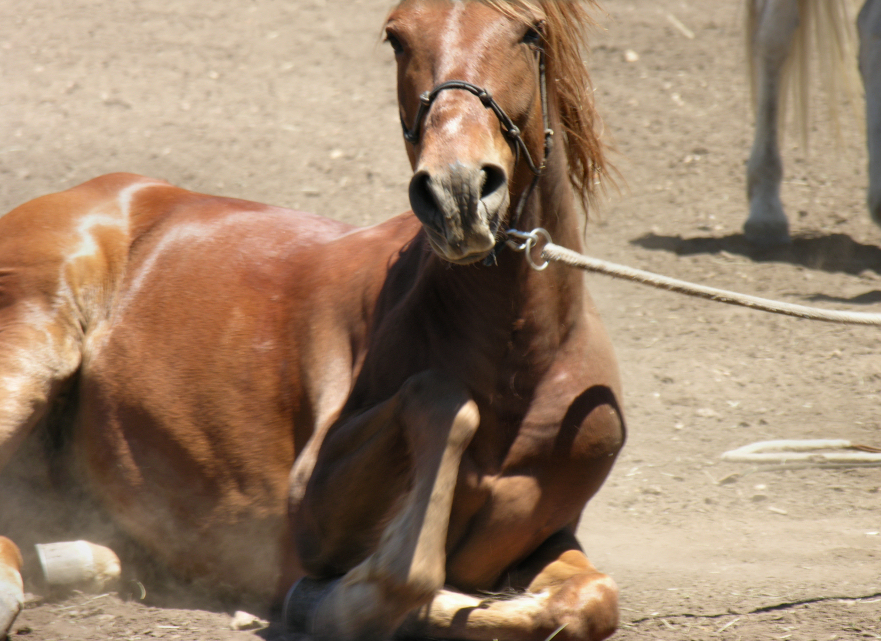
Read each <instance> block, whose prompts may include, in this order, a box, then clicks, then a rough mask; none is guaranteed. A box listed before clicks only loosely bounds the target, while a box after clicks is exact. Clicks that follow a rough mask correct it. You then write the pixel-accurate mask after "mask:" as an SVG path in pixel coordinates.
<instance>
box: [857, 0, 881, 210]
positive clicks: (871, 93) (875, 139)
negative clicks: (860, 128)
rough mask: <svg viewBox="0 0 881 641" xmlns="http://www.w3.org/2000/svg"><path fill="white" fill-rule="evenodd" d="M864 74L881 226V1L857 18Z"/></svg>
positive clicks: (873, 195) (872, 0) (870, 2)
mask: <svg viewBox="0 0 881 641" xmlns="http://www.w3.org/2000/svg"><path fill="white" fill-rule="evenodd" d="M857 28H858V30H859V34H860V75H861V76H862V77H863V86H864V87H865V91H866V140H867V146H868V149H869V194H868V202H869V212H870V213H871V214H872V218H873V219H874V220H875V222H876V223H878V224H879V225H881V0H866V2H865V4H864V5H863V8H862V10H860V15H859V18H858V19H857Z"/></svg>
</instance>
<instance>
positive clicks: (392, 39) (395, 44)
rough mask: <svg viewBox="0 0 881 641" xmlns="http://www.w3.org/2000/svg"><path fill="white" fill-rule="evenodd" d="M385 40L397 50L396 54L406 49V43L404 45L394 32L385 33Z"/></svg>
mask: <svg viewBox="0 0 881 641" xmlns="http://www.w3.org/2000/svg"><path fill="white" fill-rule="evenodd" d="M385 41H386V42H388V43H389V44H390V45H391V46H392V49H394V51H395V55H398V54H399V53H402V52H403V51H404V45H402V44H401V41H400V40H398V39H397V38H396V37H395V36H393V35H392V34H390V33H387V34H385Z"/></svg>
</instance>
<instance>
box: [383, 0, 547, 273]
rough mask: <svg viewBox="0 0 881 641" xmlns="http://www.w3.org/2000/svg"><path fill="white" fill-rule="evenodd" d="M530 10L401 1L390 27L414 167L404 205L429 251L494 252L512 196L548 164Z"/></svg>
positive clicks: (539, 24)
mask: <svg viewBox="0 0 881 641" xmlns="http://www.w3.org/2000/svg"><path fill="white" fill-rule="evenodd" d="M513 6H514V5H513V4H512V5H511V7H513ZM526 6H527V5H525V4H524V5H519V6H518V8H517V10H514V9H513V8H512V10H510V11H507V10H506V11H503V10H500V9H499V8H497V7H496V6H493V4H492V3H491V2H481V1H465V2H461V1H455V2H454V1H452V0H404V1H403V2H401V3H400V5H399V6H398V7H397V8H396V9H395V10H394V11H393V12H392V13H391V15H390V16H389V20H388V23H387V25H386V38H387V40H388V42H389V44H391V46H392V48H393V49H394V51H395V57H396V59H397V64H398V101H399V104H400V110H401V120H402V124H403V126H404V132H405V139H407V153H408V155H409V157H410V163H411V165H412V166H413V170H414V175H413V179H412V181H411V183H410V203H411V205H412V207H413V211H414V213H415V214H416V216H417V217H418V218H419V220H420V221H421V222H422V224H423V226H424V228H425V230H426V233H427V235H428V239H429V241H430V243H431V245H432V247H433V248H434V250H435V251H436V252H437V253H438V254H439V255H440V256H442V257H444V258H445V259H447V260H449V261H451V262H454V263H460V264H467V263H472V262H475V261H477V260H480V259H482V258H484V257H486V256H487V255H488V254H489V253H490V252H491V251H492V249H493V247H494V245H495V242H496V233H497V231H498V230H499V229H500V228H502V229H504V228H503V227H502V226H503V225H504V224H505V222H506V217H507V214H508V207H509V204H510V201H511V194H513V195H514V198H518V197H519V194H520V193H522V192H523V190H525V189H526V188H527V187H528V185H529V182H530V181H531V180H532V179H533V173H534V171H535V170H536V169H537V167H539V166H540V164H541V163H542V162H543V160H544V150H543V146H544V129H545V127H544V126H543V122H542V118H543V115H544V114H543V110H542V105H541V90H540V85H541V82H540V74H539V48H540V46H541V45H542V38H543V34H542V31H543V29H544V20H543V16H542V15H538V11H535V12H531V13H532V14H530V12H529V11H528V10H527V9H526ZM536 6H538V5H536ZM518 135H519V136H520V137H521V138H522V142H518V140H517V137H518ZM533 159H534V160H533ZM530 163H534V166H533V167H532V168H530V166H529V165H530Z"/></svg>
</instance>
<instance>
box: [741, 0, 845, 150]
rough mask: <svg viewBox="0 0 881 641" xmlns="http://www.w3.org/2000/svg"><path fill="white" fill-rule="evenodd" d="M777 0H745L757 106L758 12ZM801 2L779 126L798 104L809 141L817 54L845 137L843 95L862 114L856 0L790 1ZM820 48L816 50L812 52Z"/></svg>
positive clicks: (802, 128)
mask: <svg viewBox="0 0 881 641" xmlns="http://www.w3.org/2000/svg"><path fill="white" fill-rule="evenodd" d="M773 1H777V0H746V5H747V11H746V14H747V15H746V21H747V22H746V41H747V54H748V55H747V60H748V61H749V74H750V88H751V90H752V97H753V107H754V108H755V100H756V91H755V87H756V69H755V61H754V51H753V45H754V39H753V34H755V33H756V28H757V25H758V20H759V14H760V12H761V11H762V8H763V7H764V6H765V5H766V4H767V3H769V2H773ZM791 1H792V2H798V15H799V24H798V28H797V29H796V33H795V36H794V38H793V44H792V48H791V49H790V54H789V59H788V61H787V63H786V66H785V68H784V71H783V83H782V87H781V91H780V101H781V102H780V104H781V109H780V111H779V113H780V123H779V124H780V128H781V131H782V130H783V125H784V123H785V115H786V105H787V103H788V101H789V100H791V101H792V103H793V105H794V116H795V124H796V127H797V128H798V130H799V133H800V137H801V143H802V146H803V147H806V146H807V142H808V115H809V114H808V112H809V105H810V100H809V98H810V92H809V89H810V85H811V82H810V80H811V73H810V68H811V64H812V59H816V60H817V62H818V64H819V71H820V83H821V86H822V88H823V93H824V94H825V100H826V102H827V104H828V109H829V115H830V119H831V120H832V123H833V127H834V128H835V135H836V138H837V139H838V140H839V141H840V140H841V129H840V127H839V113H838V106H839V101H840V99H841V97H842V95H843V96H844V97H845V98H846V99H847V101H848V102H849V103H850V104H851V105H852V106H853V109H854V114H855V115H856V117H857V118H861V117H862V112H861V110H860V109H859V107H858V105H859V104H860V102H861V101H860V98H861V91H860V87H861V84H860V79H859V73H858V70H857V66H856V60H857V55H856V51H857V37H856V29H855V26H854V9H855V7H854V6H852V5H853V4H854V3H855V1H856V0H791ZM812 52H816V54H815V55H814V54H812Z"/></svg>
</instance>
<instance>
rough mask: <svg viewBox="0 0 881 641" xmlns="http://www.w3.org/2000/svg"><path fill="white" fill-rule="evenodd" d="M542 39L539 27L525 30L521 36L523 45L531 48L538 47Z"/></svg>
mask: <svg viewBox="0 0 881 641" xmlns="http://www.w3.org/2000/svg"><path fill="white" fill-rule="evenodd" d="M542 38H543V36H542V33H541V27H538V26H535V27H530V28H529V29H527V30H526V33H525V34H523V43H524V44H527V45H529V46H531V47H539V46H541V41H542Z"/></svg>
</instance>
